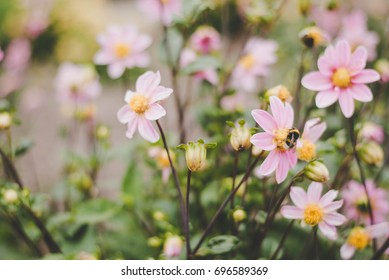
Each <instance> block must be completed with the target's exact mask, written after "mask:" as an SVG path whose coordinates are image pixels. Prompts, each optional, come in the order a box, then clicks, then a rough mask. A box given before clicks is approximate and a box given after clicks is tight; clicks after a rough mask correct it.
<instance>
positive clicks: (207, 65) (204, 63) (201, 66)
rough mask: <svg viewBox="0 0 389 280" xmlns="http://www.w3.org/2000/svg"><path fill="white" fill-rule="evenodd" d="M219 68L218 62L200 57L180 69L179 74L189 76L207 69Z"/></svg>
mask: <svg viewBox="0 0 389 280" xmlns="http://www.w3.org/2000/svg"><path fill="white" fill-rule="evenodd" d="M215 68H220V60H219V59H217V58H216V57H212V56H200V57H198V58H197V59H196V60H195V61H193V62H192V63H190V64H189V65H187V66H185V67H184V68H182V69H181V73H183V74H186V75H191V74H194V73H197V72H200V71H203V70H207V69H215Z"/></svg>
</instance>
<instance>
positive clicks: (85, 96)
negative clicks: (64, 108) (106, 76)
mask: <svg viewBox="0 0 389 280" xmlns="http://www.w3.org/2000/svg"><path fill="white" fill-rule="evenodd" d="M54 86H55V89H56V91H57V94H58V97H59V99H60V100H61V101H65V102H70V103H75V104H77V105H82V104H85V103H88V102H90V101H92V100H93V99H95V98H96V97H97V96H99V95H100V93H101V85H100V82H99V80H98V77H97V74H96V72H95V70H94V69H93V67H92V66H87V65H78V64H73V63H70V62H64V63H62V64H61V66H60V67H59V69H58V73H57V76H56V77H55V79H54Z"/></svg>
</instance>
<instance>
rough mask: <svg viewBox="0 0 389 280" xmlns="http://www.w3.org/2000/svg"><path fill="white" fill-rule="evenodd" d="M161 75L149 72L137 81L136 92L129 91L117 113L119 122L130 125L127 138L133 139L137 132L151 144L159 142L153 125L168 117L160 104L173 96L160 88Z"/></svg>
mask: <svg viewBox="0 0 389 280" xmlns="http://www.w3.org/2000/svg"><path fill="white" fill-rule="evenodd" d="M160 83H161V75H160V73H159V71H158V72H156V73H154V72H151V71H148V72H146V73H144V74H143V75H141V76H140V77H139V78H138V79H137V81H136V91H135V92H133V91H131V90H129V91H127V93H126V96H125V98H124V100H125V101H126V103H127V104H126V105H124V106H123V107H122V108H120V110H119V111H118V113H117V117H118V119H119V121H120V122H121V123H123V124H126V123H127V124H128V129H127V133H126V136H127V137H128V138H132V137H133V136H134V133H135V130H136V129H138V130H139V133H140V135H141V136H142V137H143V138H144V139H146V140H147V141H149V142H152V143H154V142H157V141H158V140H159V134H158V133H157V131H156V130H155V128H154V127H153V125H152V121H155V120H158V119H160V118H162V117H163V116H165V115H166V111H165V109H164V108H163V107H162V106H161V105H160V104H159V101H162V100H164V99H166V98H168V97H169V96H170V94H172V92H173V90H172V89H170V88H165V87H163V86H160V85H159V84H160Z"/></svg>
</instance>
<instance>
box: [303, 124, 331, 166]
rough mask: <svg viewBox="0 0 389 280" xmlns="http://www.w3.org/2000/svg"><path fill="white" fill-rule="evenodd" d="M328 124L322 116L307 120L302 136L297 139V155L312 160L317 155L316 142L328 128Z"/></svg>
mask: <svg viewBox="0 0 389 280" xmlns="http://www.w3.org/2000/svg"><path fill="white" fill-rule="evenodd" d="M326 128H327V125H326V123H325V122H321V121H320V118H315V119H311V120H309V121H307V122H306V123H305V126H304V131H303V133H302V134H301V137H300V138H299V139H298V140H297V157H298V159H300V160H304V161H311V160H312V159H314V158H315V157H316V144H315V143H316V142H317V140H319V138H320V137H321V136H322V134H323V133H324V131H325V130H326Z"/></svg>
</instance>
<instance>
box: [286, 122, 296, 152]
mask: <svg viewBox="0 0 389 280" xmlns="http://www.w3.org/2000/svg"><path fill="white" fill-rule="evenodd" d="M299 138H300V131H298V129H297V128H295V127H293V128H291V129H289V131H288V135H287V136H286V139H285V149H293V148H294V147H295V146H296V143H297V140H298V139H299Z"/></svg>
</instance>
